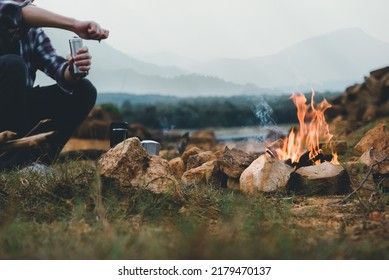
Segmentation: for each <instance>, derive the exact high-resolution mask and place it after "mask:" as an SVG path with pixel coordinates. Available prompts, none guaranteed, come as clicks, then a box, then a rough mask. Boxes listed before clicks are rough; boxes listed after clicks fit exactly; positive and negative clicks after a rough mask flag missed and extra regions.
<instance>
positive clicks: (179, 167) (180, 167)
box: [169, 157, 185, 180]
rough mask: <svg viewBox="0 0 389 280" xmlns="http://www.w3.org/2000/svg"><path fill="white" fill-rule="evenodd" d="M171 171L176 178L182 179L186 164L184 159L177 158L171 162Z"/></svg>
mask: <svg viewBox="0 0 389 280" xmlns="http://www.w3.org/2000/svg"><path fill="white" fill-rule="evenodd" d="M169 166H170V170H171V171H172V174H173V175H174V177H175V178H176V179H177V180H179V179H181V177H182V174H184V172H185V164H184V161H183V160H182V158H180V157H176V158H173V159H171V160H170V161H169Z"/></svg>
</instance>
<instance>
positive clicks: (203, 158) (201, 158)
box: [186, 151, 216, 170]
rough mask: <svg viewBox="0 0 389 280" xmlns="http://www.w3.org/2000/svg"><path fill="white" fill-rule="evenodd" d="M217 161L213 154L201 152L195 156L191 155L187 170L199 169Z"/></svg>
mask: <svg viewBox="0 0 389 280" xmlns="http://www.w3.org/2000/svg"><path fill="white" fill-rule="evenodd" d="M213 160H216V156H215V154H214V153H213V152H211V151H207V152H201V153H198V154H195V155H191V156H189V157H188V160H187V162H186V170H190V169H193V168H196V167H199V166H201V165H203V164H204V163H206V162H208V161H213Z"/></svg>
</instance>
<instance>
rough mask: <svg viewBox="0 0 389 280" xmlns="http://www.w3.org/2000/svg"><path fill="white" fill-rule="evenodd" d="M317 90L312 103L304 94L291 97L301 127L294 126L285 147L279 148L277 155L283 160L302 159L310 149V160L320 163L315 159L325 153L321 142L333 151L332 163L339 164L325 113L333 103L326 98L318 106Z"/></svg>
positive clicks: (294, 160) (285, 141)
mask: <svg viewBox="0 0 389 280" xmlns="http://www.w3.org/2000/svg"><path fill="white" fill-rule="evenodd" d="M314 96H315V92H314V91H313V90H312V97H311V104H306V103H307V99H306V97H305V96H304V94H295V93H293V94H292V96H291V97H290V98H291V99H292V100H293V102H294V104H295V105H296V108H297V117H298V121H299V129H295V128H293V129H292V130H291V131H290V133H289V135H288V136H287V137H286V138H285V139H284V144H283V147H282V148H280V149H277V155H278V157H279V158H280V159H282V160H288V159H290V160H291V162H292V163H297V162H299V161H300V158H301V156H302V155H304V154H306V153H307V151H309V160H313V161H314V164H319V163H320V162H321V161H320V160H315V159H316V158H317V157H318V156H319V155H320V154H322V153H323V151H322V149H321V147H320V144H321V143H325V145H326V146H327V147H328V148H329V149H330V150H331V151H332V155H333V157H332V161H331V162H332V163H334V164H339V162H338V160H337V158H338V157H337V154H336V153H335V152H334V151H333V142H332V138H333V135H332V134H331V133H330V132H329V127H328V124H327V122H326V120H325V116H324V113H325V111H326V110H327V109H329V108H331V107H332V105H331V104H329V103H328V102H327V100H326V99H324V100H323V101H322V102H321V103H319V104H318V105H317V106H315V104H314Z"/></svg>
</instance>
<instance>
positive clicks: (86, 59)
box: [67, 46, 92, 71]
mask: <svg viewBox="0 0 389 280" xmlns="http://www.w3.org/2000/svg"><path fill="white" fill-rule="evenodd" d="M67 60H68V62H69V64H74V65H76V66H77V67H79V69H80V70H81V71H89V70H90V69H91V65H92V56H91V55H90V54H89V50H88V47H86V46H84V47H82V48H81V49H79V50H78V51H77V53H76V55H75V56H70V55H69V56H68V57H67Z"/></svg>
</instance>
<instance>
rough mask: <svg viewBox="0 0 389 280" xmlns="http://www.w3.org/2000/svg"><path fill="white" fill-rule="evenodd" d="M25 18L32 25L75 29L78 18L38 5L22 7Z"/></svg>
mask: <svg viewBox="0 0 389 280" xmlns="http://www.w3.org/2000/svg"><path fill="white" fill-rule="evenodd" d="M22 13H23V19H24V21H25V22H26V23H27V25H29V26H31V27H54V28H61V29H65V30H69V31H74V26H75V23H76V20H75V19H74V18H70V17H66V16H62V15H59V14H56V13H53V12H50V11H47V10H45V9H42V8H39V7H37V6H33V5H28V6H25V7H23V8H22Z"/></svg>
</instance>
